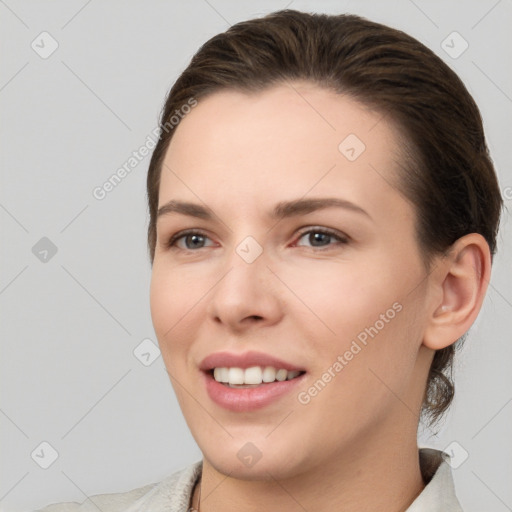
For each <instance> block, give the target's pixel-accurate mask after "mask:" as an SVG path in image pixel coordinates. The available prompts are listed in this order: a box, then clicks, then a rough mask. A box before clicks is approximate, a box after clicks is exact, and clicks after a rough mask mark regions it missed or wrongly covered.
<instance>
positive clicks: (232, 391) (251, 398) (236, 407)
mask: <svg viewBox="0 0 512 512" xmlns="http://www.w3.org/2000/svg"><path fill="white" fill-rule="evenodd" d="M202 374H203V377H204V378H205V380H206V391H207V392H208V395H209V397H210V398H211V399H212V400H213V401H214V402H215V403H216V404H217V405H220V406H221V407H224V408H225V409H228V410H230V411H234V412H247V411H254V410H257V409H262V408H263V407H266V406H267V405H269V404H271V403H272V402H274V401H275V400H277V399H279V398H281V397H282V396H284V395H286V394H287V393H290V392H291V391H292V390H293V389H294V388H295V387H296V386H297V385H298V383H299V382H301V381H302V379H303V377H304V376H305V375H306V374H305V373H304V374H302V375H300V376H299V377H295V379H291V380H283V381H281V382H279V381H275V382H271V383H269V384H262V385H261V386H258V387H254V388H230V387H229V386H226V385H224V384H221V383H220V382H217V381H216V380H215V379H214V378H213V375H211V374H210V373H207V372H202Z"/></svg>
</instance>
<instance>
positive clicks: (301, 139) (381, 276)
mask: <svg viewBox="0 0 512 512" xmlns="http://www.w3.org/2000/svg"><path fill="white" fill-rule="evenodd" d="M399 149H400V148H399V141H398V138H397V136H396V134H395V132H394V131H393V129H392V127H391V126H390V125H389V124H387V122H386V120H385V119H383V118H382V116H381V115H380V114H378V113H376V112H372V111H370V110H368V109H366V108H364V107H362V106H361V105H360V104H358V103H356V102H354V101H353V100H351V99H349V98H347V97H346V96H341V95H336V94H335V93H333V92H330V91H327V90H325V89H322V88H319V87H318V86H314V85H311V84H307V83H295V84H294V85H293V87H291V86H286V85H280V86H276V87H273V88H271V89H268V90H266V91H264V92H262V93H258V94H252V95H247V94H244V93H240V92H234V91H223V92H220V93H215V94H213V95H212V96H210V97H208V98H206V99H204V100H202V101H200V102H199V104H198V106H196V107H195V108H193V109H192V111H191V112H190V113H189V114H187V115H186V116H185V117H184V119H183V120H182V121H181V122H180V124H179V126H178V127H177V128H176V132H175V134H174V137H173V139H172V141H171V144H170V146H169V149H168V151H167V154H166V157H165V162H164V166H163V169H162V176H161V185H160V195H159V208H161V209H162V211H161V215H160V216H159V218H158V222H157V244H156V250H155V259H154V264H153V275H152V283H151V311H152V318H153V323H154V327H155V331H156V334H157V337H158V341H159V344H160V348H161V351H162V356H163V358H164V361H165V365H166V367H167V370H168V373H169V375H170V377H171V380H172V383H173V386H174V389H175V392H176V395H177V397H178V400H179V403H180V406H181V408H182V411H183V414H184V416H185V419H186V421H187V424H188V426H189V428H190V430H191V432H192V434H193V436H194V438H195V439H196V441H197V443H198V445H199V447H200V448H201V450H202V452H203V454H204V457H205V460H207V461H208V462H209V463H210V464H211V465H212V466H214V467H215V468H216V469H217V470H219V471H221V472H223V473H225V474H228V473H231V475H232V476H237V475H238V476H240V477H241V478H266V477H268V474H269V473H270V474H271V475H272V476H273V477H275V478H279V477H280V478H285V477H286V476H292V475H297V474H299V473H303V472H305V471H307V470H308V469H311V470H313V469H314V468H315V467H317V468H318V467H324V468H325V467H329V464H334V463H339V461H340V460H341V459H340V457H350V458H352V460H354V459H355V458H357V457H361V456H363V455H364V454H365V453H375V450H377V449H378V448H379V447H380V446H382V444H383V443H390V442H395V443H400V442H403V439H402V438H401V436H402V434H403V432H404V429H405V430H406V431H407V432H410V433H411V435H412V436H414V440H415V435H416V428H417V423H418V417H417V413H418V411H419V407H420V404H421V400H422V395H423V391H424V387H425V383H426V377H427V372H428V367H429V364H430V361H431V355H432V353H431V351H430V350H428V349H426V348H425V347H424V346H422V339H423V332H424V329H425V326H426V316H427V314H426V310H427V297H428V294H429V279H428V276H427V273H426V270H425V267H424V265H423V263H422V259H421V254H420V249H419V247H418V245H417V241H416V238H415V210H414V207H413V206H412V205H411V204H410V203H409V202H408V201H407V200H406V199H405V198H404V197H403V196H402V195H401V194H400V193H399V192H398V191H397V189H396V187H395V183H396V178H395V173H396V171H397V169H398V163H397V162H398V156H397V155H398V151H399ZM184 203H186V204H184ZM190 232H192V234H190ZM187 233H188V235H187ZM194 233H195V234H194ZM216 354H217V356H215V355H216ZM212 355H214V356H213V358H212V357H211V356H212ZM238 356H240V357H239V358H238ZM207 358H208V359H207ZM272 358H274V359H278V360H279V362H277V361H275V360H272ZM214 367H216V368H231V369H229V370H220V369H219V370H216V371H215V374H216V376H217V377H218V378H220V379H223V380H226V379H229V380H230V382H231V385H228V384H225V383H224V384H223V383H219V382H217V381H216V380H215V378H214V377H213V376H212V373H213V372H212V371H211V370H212V369H213V368H214ZM266 367H270V369H268V368H267V369H265V368H266ZM248 368H251V369H250V370H248V371H245V370H247V369H248ZM258 368H261V370H258ZM272 368H274V369H275V370H280V369H281V370H289V371H292V372H293V373H286V372H283V371H281V372H277V374H275V373H274V374H273V370H272ZM297 372H301V373H299V375H298V376H297ZM302 372H303V373H302ZM291 377H295V378H291ZM274 378H277V379H278V380H277V381H274V382H262V383H261V384H259V385H258V384H252V385H251V386H250V387H240V386H239V385H238V386H237V385H236V383H243V382H245V383H247V382H261V381H262V379H263V380H270V381H271V380H273V379H274ZM283 378H286V379H289V378H291V379H290V380H284V381H281V380H279V379H283ZM242 379H247V380H242ZM252 379H255V380H252ZM231 386H234V387H231ZM398 430H400V435H399V436H397V433H398ZM397 438H398V439H397Z"/></svg>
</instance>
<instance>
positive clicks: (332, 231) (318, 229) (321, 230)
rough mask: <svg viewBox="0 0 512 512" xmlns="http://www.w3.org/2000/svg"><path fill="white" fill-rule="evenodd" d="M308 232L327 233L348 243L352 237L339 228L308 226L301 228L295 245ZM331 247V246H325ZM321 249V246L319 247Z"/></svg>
mask: <svg viewBox="0 0 512 512" xmlns="http://www.w3.org/2000/svg"><path fill="white" fill-rule="evenodd" d="M308 233H324V234H326V235H330V236H332V237H334V238H336V239H338V242H339V243H342V244H346V243H349V242H350V240H351V239H350V237H349V236H348V235H346V234H345V233H343V232H341V231H338V230H337V229H332V228H326V227H323V226H307V227H305V228H301V230H300V232H299V234H298V235H297V237H296V239H295V242H294V245H295V244H297V242H298V241H299V240H300V239H301V238H302V237H303V236H304V235H306V234H308ZM325 247H329V246H325ZM318 249H319V250H321V248H318Z"/></svg>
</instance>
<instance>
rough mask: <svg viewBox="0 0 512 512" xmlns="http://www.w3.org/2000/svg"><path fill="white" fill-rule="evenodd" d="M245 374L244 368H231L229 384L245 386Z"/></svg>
mask: <svg viewBox="0 0 512 512" xmlns="http://www.w3.org/2000/svg"><path fill="white" fill-rule="evenodd" d="M244 373H245V372H244V370H242V368H230V369H229V374H228V382H229V384H245V383H244Z"/></svg>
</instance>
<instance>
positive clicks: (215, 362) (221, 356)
mask: <svg viewBox="0 0 512 512" xmlns="http://www.w3.org/2000/svg"><path fill="white" fill-rule="evenodd" d="M251 366H273V367H274V368H275V369H276V370H281V369H284V370H288V371H289V372H292V371H305V369H304V368H301V367H299V366H296V365H294V364H292V363H288V362H286V361H283V360H281V359H278V358H277V357H274V356H271V355H268V354H265V353H263V352H256V351H249V352H244V353H243V354H235V353H233V352H215V353H213V354H210V355H209V356H207V357H205V358H204V359H203V360H202V361H201V363H200V364H199V368H200V369H201V370H203V371H204V372H208V371H210V370H212V369H213V368H225V367H228V368H232V367H237V368H243V369H244V370H245V369H246V368H250V367H251Z"/></svg>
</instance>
